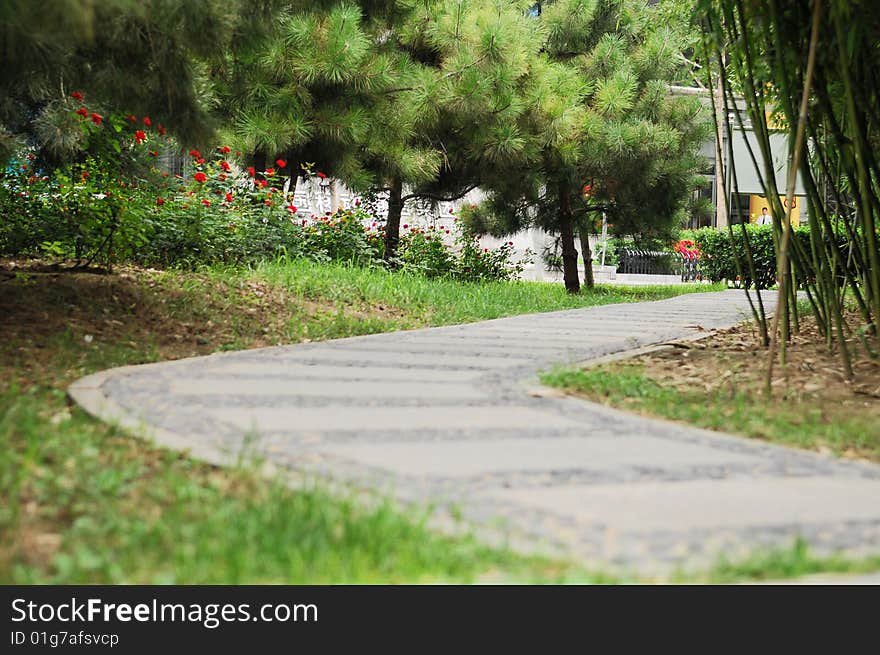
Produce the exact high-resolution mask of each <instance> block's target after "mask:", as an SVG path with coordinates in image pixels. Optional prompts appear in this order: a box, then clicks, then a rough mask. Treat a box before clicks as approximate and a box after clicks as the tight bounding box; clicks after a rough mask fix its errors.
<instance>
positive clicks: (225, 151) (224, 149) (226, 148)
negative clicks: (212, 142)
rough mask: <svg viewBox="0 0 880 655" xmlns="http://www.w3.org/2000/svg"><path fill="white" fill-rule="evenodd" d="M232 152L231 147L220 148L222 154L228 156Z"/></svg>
mask: <svg viewBox="0 0 880 655" xmlns="http://www.w3.org/2000/svg"><path fill="white" fill-rule="evenodd" d="M231 151H232V148H230V147H229V146H223V147H222V148H220V152H222V153H223V154H224V155H225V154H228V153H229V152H231Z"/></svg>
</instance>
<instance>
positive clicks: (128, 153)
mask: <svg viewBox="0 0 880 655" xmlns="http://www.w3.org/2000/svg"><path fill="white" fill-rule="evenodd" d="M84 101H85V98H84V96H83V94H82V93H79V92H74V93H72V94H71V96H70V99H68V100H66V101H65V102H66V110H67V111H68V112H69V116H70V117H71V118H72V120H73V121H74V122H73V123H72V128H71V129H72V130H73V132H74V133H75V134H74V135H73V136H72V137H71V139H70V142H71V143H74V144H76V153H75V155H74V156H71V158H70V161H68V162H66V163H65V164H63V165H61V166H56V167H53V168H50V167H49V166H48V164H47V163H46V162H43V161H41V160H40V157H39V155H38V153H37V152H35V151H34V150H32V149H25V150H23V151H22V152H20V153H19V154H18V157H17V158H16V159H13V164H12V166H10V168H8V169H7V170H6V171H5V173H4V174H3V176H2V182H0V206H2V210H3V214H4V217H5V218H6V219H7V220H5V221H4V222H3V225H2V227H0V249H2V252H3V253H5V254H19V253H22V252H30V253H33V252H43V253H47V254H51V255H55V256H58V257H63V258H67V259H74V260H76V261H77V262H81V263H82V262H84V263H86V264H90V263H92V262H93V261H95V260H100V261H104V262H106V263H112V262H113V261H114V260H116V259H119V258H127V257H129V256H130V253H131V251H132V250H133V249H136V248H137V247H139V246H140V245H141V244H143V243H144V242H145V241H146V240H147V238H148V235H147V231H148V230H147V226H145V225H144V224H143V222H142V221H140V220H139V217H138V215H137V211H134V208H136V207H138V206H139V204H140V201H141V196H142V195H143V189H142V187H143V185H144V183H145V182H149V179H148V178H149V169H150V163H149V161H148V159H149V157H148V152H147V150H148V148H149V146H148V145H147V142H148V141H151V140H152V138H153V137H152V135H151V136H148V134H147V132H146V131H145V129H142V128H141V127H140V126H138V127H137V129H134V128H133V127H132V126H130V125H129V124H128V123H129V122H130V121H128V120H127V118H125V117H122V116H120V115H104V114H100V113H98V112H97V111H94V110H90V109H89V108H87V107H86V106H85V105H84V104H83V103H84ZM93 109H94V108H93ZM150 124H151V121H150V119H149V118H145V119H144V128H149V126H150ZM10 217H11V218H10Z"/></svg>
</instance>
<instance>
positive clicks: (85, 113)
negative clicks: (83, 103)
mask: <svg viewBox="0 0 880 655" xmlns="http://www.w3.org/2000/svg"><path fill="white" fill-rule="evenodd" d="M76 113H77V114H79V115H80V116H82V117H83V118H85V117H86V116H88V115H89V110H88V109H86V108H85V107H80V108H79V109H77V110H76Z"/></svg>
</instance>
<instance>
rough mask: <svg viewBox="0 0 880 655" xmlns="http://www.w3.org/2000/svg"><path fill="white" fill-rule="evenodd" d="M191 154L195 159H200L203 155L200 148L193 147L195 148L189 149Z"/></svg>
mask: <svg viewBox="0 0 880 655" xmlns="http://www.w3.org/2000/svg"><path fill="white" fill-rule="evenodd" d="M189 156H190V157H192V158H193V159H198V158H199V157H201V156H202V153H200V152H199V151H198V150H195V149H193V150H190V151H189Z"/></svg>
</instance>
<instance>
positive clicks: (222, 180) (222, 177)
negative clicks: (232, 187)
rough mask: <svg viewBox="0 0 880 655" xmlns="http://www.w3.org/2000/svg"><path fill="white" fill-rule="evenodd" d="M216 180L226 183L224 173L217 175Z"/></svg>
mask: <svg viewBox="0 0 880 655" xmlns="http://www.w3.org/2000/svg"><path fill="white" fill-rule="evenodd" d="M217 178H218V179H219V180H220V181H221V182H225V181H226V173H220V175H218V176H217Z"/></svg>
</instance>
